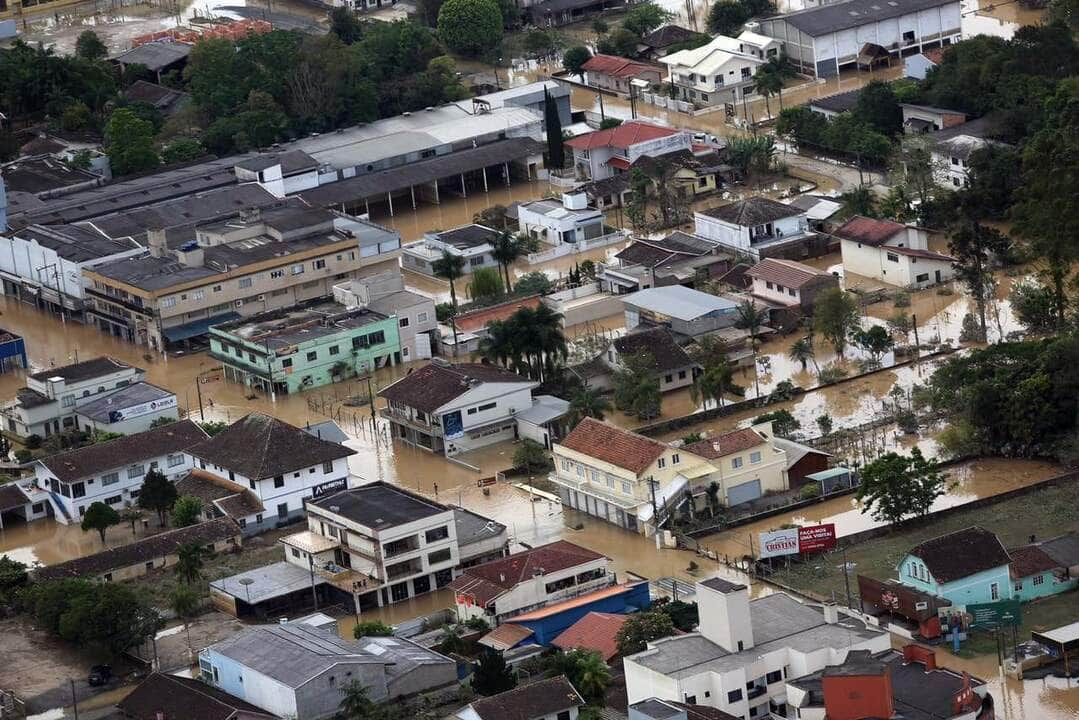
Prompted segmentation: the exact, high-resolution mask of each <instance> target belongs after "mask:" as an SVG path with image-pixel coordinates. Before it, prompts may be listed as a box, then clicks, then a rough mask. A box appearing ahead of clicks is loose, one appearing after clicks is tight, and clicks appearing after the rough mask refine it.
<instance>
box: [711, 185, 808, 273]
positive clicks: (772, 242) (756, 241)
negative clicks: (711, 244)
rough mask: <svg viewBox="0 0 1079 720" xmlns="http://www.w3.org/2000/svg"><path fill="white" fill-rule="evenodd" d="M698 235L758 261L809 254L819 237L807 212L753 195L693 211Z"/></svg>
mask: <svg viewBox="0 0 1079 720" xmlns="http://www.w3.org/2000/svg"><path fill="white" fill-rule="evenodd" d="M693 222H694V227H695V230H694V232H695V233H696V234H697V235H700V236H701V237H703V238H707V239H709V240H715V241H716V242H718V243H721V244H722V245H723V246H724V247H725V249H732V250H735V251H738V252H741V253H744V254H747V255H750V256H752V257H753V258H754V259H756V260H759V259H760V258H761V257H763V256H767V255H791V254H792V255H796V256H806V255H809V254H812V252H813V251H814V247H813V242H814V240H815V238H816V233H814V232H813V231H812V230H810V228H809V219H808V217H807V216H806V211H805V210H802V209H801V208H799V207H795V206H794V205H787V204H785V203H781V202H777V201H775V200H771V199H769V198H766V197H763V196H760V195H754V196H753V197H748V198H746V199H745V200H739V201H738V202H733V203H729V204H727V205H720V206H719V207H714V208H708V209H707V210H701V211H698V212H695V213H694V214H693Z"/></svg>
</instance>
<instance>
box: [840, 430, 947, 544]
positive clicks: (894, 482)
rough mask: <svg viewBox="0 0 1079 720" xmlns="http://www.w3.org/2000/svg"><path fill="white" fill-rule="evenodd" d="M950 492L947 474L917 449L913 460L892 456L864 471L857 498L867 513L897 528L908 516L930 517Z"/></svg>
mask: <svg viewBox="0 0 1079 720" xmlns="http://www.w3.org/2000/svg"><path fill="white" fill-rule="evenodd" d="M946 489H947V481H946V478H945V476H944V473H942V472H940V470H939V469H938V467H937V464H936V463H935V462H933V461H932V460H927V459H926V458H925V457H924V456H923V455H922V451H921V450H919V449H918V448H916V447H915V448H913V449H912V450H911V452H910V456H909V457H908V456H904V455H899V454H898V453H894V452H890V453H887V454H885V455H882V456H881V457H879V458H877V459H876V460H874V461H873V462H871V463H869V464H868V465H866V466H865V467H864V468H862V482H861V484H860V485H859V486H858V492H857V494H856V495H855V497H856V498H857V499H858V501H859V502H860V503H862V512H863V513H870V512H871V513H872V514H873V517H874V518H875V519H876V520H879V521H881V522H885V523H888V524H889V525H895V524H897V523H899V522H900V521H902V520H903V518H905V517H908V516H911V515H913V516H918V517H922V516H925V515H927V514H929V510H930V508H931V507H932V506H933V502H934V501H935V500H936V499H937V498H938V497H940V496H941V495H943V494H944V493H945V491H946Z"/></svg>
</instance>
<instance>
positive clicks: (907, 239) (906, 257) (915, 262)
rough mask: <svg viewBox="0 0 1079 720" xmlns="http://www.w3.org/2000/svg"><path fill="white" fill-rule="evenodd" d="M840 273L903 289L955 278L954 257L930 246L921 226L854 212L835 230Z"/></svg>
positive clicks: (927, 236) (935, 283) (925, 285)
mask: <svg viewBox="0 0 1079 720" xmlns="http://www.w3.org/2000/svg"><path fill="white" fill-rule="evenodd" d="M834 234H835V236H836V237H838V238H839V239H840V243H841V251H842V253H843V272H844V274H846V273H852V274H855V275H861V276H862V277H867V278H873V279H874V280H879V281H881V282H884V283H888V284H889V285H897V286H899V287H902V288H923V287H927V286H929V285H938V284H940V283H942V282H947V281H948V280H951V279H952V278H953V277H955V262H956V260H955V258H953V257H951V256H950V255H944V254H943V253H938V252H934V251H932V250H930V249H929V234H928V233H927V232H926V230H925V229H924V228H920V227H916V226H914V225H904V224H902V223H897V222H895V221H893V220H879V219H876V218H867V217H862V216H861V215H856V216H854V217H852V218H851V219H850V220H848V221H847V222H845V223H843V225H841V226H840V227H838V228H837V229H836V230H835V233H834Z"/></svg>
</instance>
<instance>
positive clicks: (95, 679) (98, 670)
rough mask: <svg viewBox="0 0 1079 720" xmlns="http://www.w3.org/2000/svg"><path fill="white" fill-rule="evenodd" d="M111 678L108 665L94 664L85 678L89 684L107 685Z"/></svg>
mask: <svg viewBox="0 0 1079 720" xmlns="http://www.w3.org/2000/svg"><path fill="white" fill-rule="evenodd" d="M110 680H112V668H111V667H109V666H108V665H94V666H93V667H92V668H90V676H89V677H87V678H86V682H88V683H90V685H91V686H98V685H108V684H109V681H110Z"/></svg>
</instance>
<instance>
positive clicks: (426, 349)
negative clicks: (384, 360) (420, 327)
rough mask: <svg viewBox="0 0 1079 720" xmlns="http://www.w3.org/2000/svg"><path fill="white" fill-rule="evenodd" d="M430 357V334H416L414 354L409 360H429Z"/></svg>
mask: <svg viewBox="0 0 1079 720" xmlns="http://www.w3.org/2000/svg"><path fill="white" fill-rule="evenodd" d="M430 358H431V336H430V335H428V334H427V333H417V334H416V354H415V357H412V358H410V359H411V360H429V359H430Z"/></svg>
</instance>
